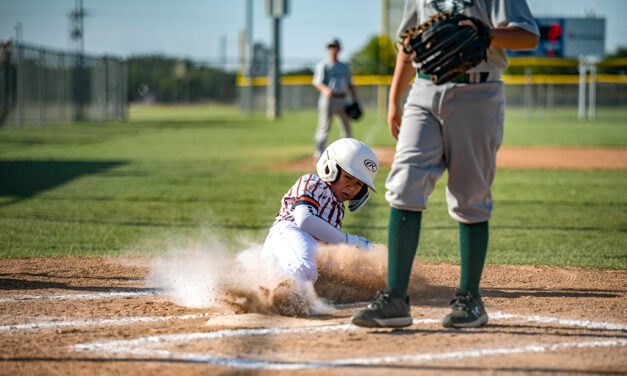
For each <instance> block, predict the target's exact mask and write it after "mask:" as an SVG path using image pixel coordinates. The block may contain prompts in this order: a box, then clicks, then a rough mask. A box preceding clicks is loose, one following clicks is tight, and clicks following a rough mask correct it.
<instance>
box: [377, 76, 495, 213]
mask: <svg viewBox="0 0 627 376" xmlns="http://www.w3.org/2000/svg"><path fill="white" fill-rule="evenodd" d="M504 113H505V86H504V84H503V82H502V81H492V82H484V83H474V84H453V83H448V84H445V85H440V86H436V85H434V84H433V83H432V82H431V81H429V80H425V79H421V78H416V80H415V82H414V84H413V85H412V87H411V90H410V92H409V95H408V97H407V102H406V104H405V107H404V112H403V120H402V123H401V128H400V133H399V137H398V143H397V144H396V154H395V156H394V162H393V164H392V170H391V171H390V174H389V175H388V178H387V181H386V184H385V187H386V188H387V192H386V194H385V198H386V199H387V201H388V202H389V203H390V206H392V207H394V208H397V209H404V210H410V211H422V210H424V209H426V208H427V201H428V197H429V195H430V194H431V192H433V189H434V187H435V184H436V182H437V180H438V179H439V178H440V176H441V175H442V173H443V172H444V170H448V182H447V186H446V201H447V204H448V211H449V214H450V215H451V217H453V218H454V219H455V220H456V221H458V222H462V223H478V222H484V221H487V220H489V219H490V217H491V214H492V207H493V201H492V193H491V186H492V182H493V181H494V174H495V170H496V152H497V151H498V149H499V147H500V146H501V143H502V141H503V123H504Z"/></svg>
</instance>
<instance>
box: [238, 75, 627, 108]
mask: <svg viewBox="0 0 627 376" xmlns="http://www.w3.org/2000/svg"><path fill="white" fill-rule="evenodd" d="M364 78H365V79H364ZM375 78H376V77H375ZM379 78H380V79H379V80H380V81H386V83H384V84H377V83H371V82H370V81H373V78H371V77H364V76H362V77H360V76H355V77H354V79H355V83H356V89H357V94H358V96H359V100H360V102H361V103H362V105H363V106H365V107H366V108H367V109H369V110H370V111H372V110H377V111H379V112H381V111H382V113H383V114H385V111H386V109H387V97H388V94H389V83H388V81H391V77H386V76H380V77H379ZM523 78H524V76H523ZM567 78H570V79H569V80H567V81H566V82H560V83H542V82H540V83H536V82H530V83H524V82H522V83H519V82H508V80H507V77H504V80H505V82H506V85H505V94H506V102H507V104H508V105H509V106H518V107H525V108H544V107H546V108H553V107H577V105H578V96H579V85H578V84H577V83H576V82H577V79H578V77H577V76H573V77H567ZM610 78H611V79H610V80H606V81H599V82H597V83H596V87H595V93H596V95H595V101H596V106H599V107H623V108H624V107H627V77H624V76H620V75H614V76H612V77H610ZM311 80H312V78H311V77H305V76H301V77H298V79H297V80H293V79H291V77H284V82H283V85H282V87H281V107H282V109H283V110H286V111H298V110H306V109H309V110H311V109H315V108H316V105H317V101H318V97H319V95H320V93H319V92H318V90H316V88H315V87H314V86H313V85H312V84H311ZM573 80H574V83H570V81H573ZM516 81H521V80H516ZM523 81H524V80H523ZM264 84H265V81H262V80H256V81H255V83H254V84H253V85H250V84H249V83H248V82H246V81H245V79H240V80H239V83H238V87H239V106H240V108H241V109H242V110H246V111H251V110H254V111H257V112H264V111H265V110H266V101H267V91H266V86H265V85H264ZM251 89H252V93H253V97H254V100H253V104H252V108H251V103H250V99H249V98H250V93H251ZM588 90H589V88H586V92H588Z"/></svg>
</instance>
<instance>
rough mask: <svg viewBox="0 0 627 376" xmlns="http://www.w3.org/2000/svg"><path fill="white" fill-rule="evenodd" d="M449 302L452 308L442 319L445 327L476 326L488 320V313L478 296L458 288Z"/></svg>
mask: <svg viewBox="0 0 627 376" xmlns="http://www.w3.org/2000/svg"><path fill="white" fill-rule="evenodd" d="M451 304H452V305H453V310H452V311H451V313H449V314H448V315H446V316H445V317H444V319H442V325H443V326H444V327H446V328H477V327H479V326H483V325H485V324H486V323H487V322H488V314H487V313H486V311H485V308H484V307H483V302H482V301H481V297H479V296H473V295H472V294H471V293H469V292H467V291H465V290H461V289H459V290H457V292H456V293H455V298H453V300H451Z"/></svg>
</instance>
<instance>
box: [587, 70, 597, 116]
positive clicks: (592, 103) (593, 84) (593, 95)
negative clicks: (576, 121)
mask: <svg viewBox="0 0 627 376" xmlns="http://www.w3.org/2000/svg"><path fill="white" fill-rule="evenodd" d="M588 68H589V69H590V86H589V87H588V120H595V119H596V117H597V111H596V108H597V67H596V65H594V64H590V66H589V67H588Z"/></svg>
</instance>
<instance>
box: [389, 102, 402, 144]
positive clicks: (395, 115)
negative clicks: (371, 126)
mask: <svg viewBox="0 0 627 376" xmlns="http://www.w3.org/2000/svg"><path fill="white" fill-rule="evenodd" d="M402 119H403V112H402V111H401V104H400V103H392V102H390V104H389V106H388V127H389V128H390V134H391V135H392V137H394V138H395V139H396V140H398V132H400V130H401V120H402Z"/></svg>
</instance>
